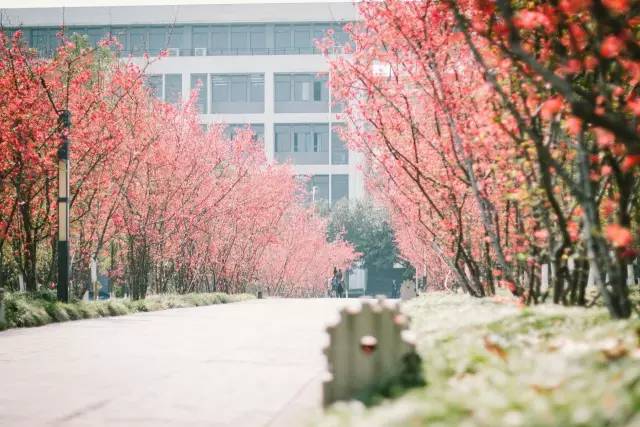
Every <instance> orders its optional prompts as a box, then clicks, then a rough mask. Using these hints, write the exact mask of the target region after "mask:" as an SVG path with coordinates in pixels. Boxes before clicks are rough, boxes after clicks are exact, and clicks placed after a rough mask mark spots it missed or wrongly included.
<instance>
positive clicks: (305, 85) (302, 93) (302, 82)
mask: <svg viewBox="0 0 640 427" xmlns="http://www.w3.org/2000/svg"><path fill="white" fill-rule="evenodd" d="M294 99H295V100H296V101H309V100H310V99H311V76H310V75H302V76H295V77H294Z"/></svg>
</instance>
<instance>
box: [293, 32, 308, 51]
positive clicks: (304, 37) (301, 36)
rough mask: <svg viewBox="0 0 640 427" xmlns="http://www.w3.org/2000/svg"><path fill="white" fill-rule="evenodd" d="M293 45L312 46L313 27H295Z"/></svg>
mask: <svg viewBox="0 0 640 427" xmlns="http://www.w3.org/2000/svg"><path fill="white" fill-rule="evenodd" d="M293 47H297V48H305V47H311V29H310V28H309V27H297V28H295V29H294V31H293Z"/></svg>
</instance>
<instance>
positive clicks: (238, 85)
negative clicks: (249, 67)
mask: <svg viewBox="0 0 640 427" xmlns="http://www.w3.org/2000/svg"><path fill="white" fill-rule="evenodd" d="M248 83H249V82H248V81H247V79H246V78H245V76H232V77H231V102H247V89H248V88H247V86H248Z"/></svg>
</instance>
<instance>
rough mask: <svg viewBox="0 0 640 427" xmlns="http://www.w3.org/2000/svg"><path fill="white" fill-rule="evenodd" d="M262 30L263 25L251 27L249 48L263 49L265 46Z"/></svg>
mask: <svg viewBox="0 0 640 427" xmlns="http://www.w3.org/2000/svg"><path fill="white" fill-rule="evenodd" d="M264 30H265V29H264V27H252V28H251V40H250V41H251V49H264V48H265V47H266V46H267V44H266V37H265V31H264Z"/></svg>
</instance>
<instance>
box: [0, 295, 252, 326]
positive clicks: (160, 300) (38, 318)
mask: <svg viewBox="0 0 640 427" xmlns="http://www.w3.org/2000/svg"><path fill="white" fill-rule="evenodd" d="M249 298H253V295H248V294H242V295H227V294H222V293H207V294H186V295H177V294H166V295H150V296H149V297H148V298H147V299H144V300H137V301H132V300H130V299H118V300H108V301H72V302H70V303H68V304H65V303H60V302H58V301H57V300H56V294H55V292H54V291H51V290H49V289H44V290H41V291H38V292H37V293H35V294H25V293H8V294H6V295H5V300H4V305H5V317H6V322H5V324H0V330H2V329H4V328H12V327H29V326H40V325H45V324H47V323H51V322H65V321H68V320H78V319H94V318H98V317H107V316H122V315H124V314H129V313H136V312H147V311H158V310H165V309H168V308H184V307H197V306H203V305H213V304H224V303H227V302H235V301H244V300H246V299H249Z"/></svg>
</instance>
